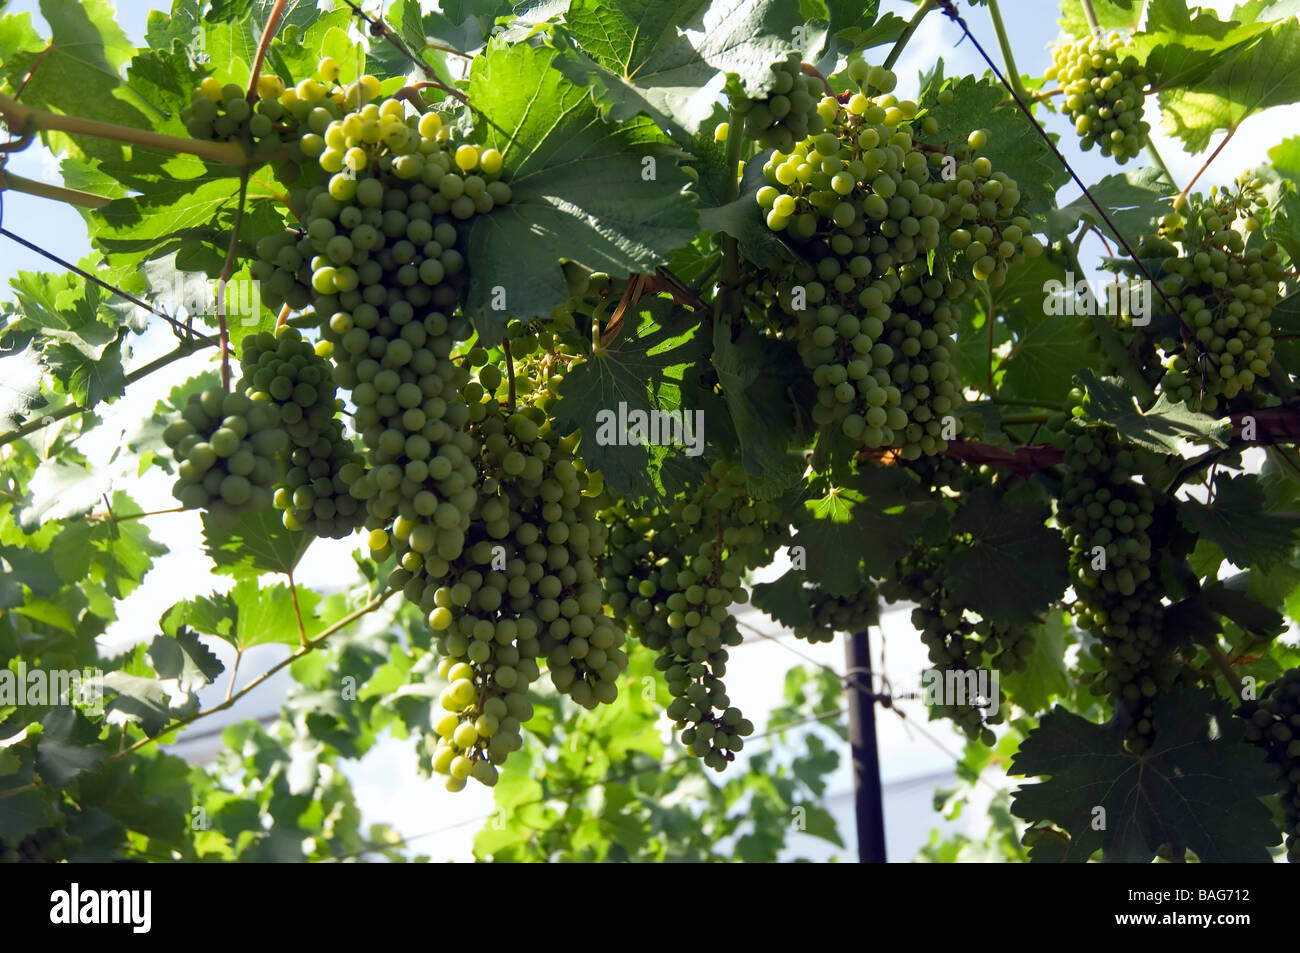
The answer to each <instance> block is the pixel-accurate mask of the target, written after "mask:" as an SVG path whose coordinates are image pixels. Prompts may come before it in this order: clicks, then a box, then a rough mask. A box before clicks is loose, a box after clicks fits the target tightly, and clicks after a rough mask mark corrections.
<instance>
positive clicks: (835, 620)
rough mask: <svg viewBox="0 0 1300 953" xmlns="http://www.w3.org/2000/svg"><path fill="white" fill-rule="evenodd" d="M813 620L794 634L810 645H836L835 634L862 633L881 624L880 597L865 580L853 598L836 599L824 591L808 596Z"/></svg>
mask: <svg viewBox="0 0 1300 953" xmlns="http://www.w3.org/2000/svg"><path fill="white" fill-rule="evenodd" d="M808 608H809V610H810V611H811V613H812V620H811V621H810V622H809V623H807V624H806V625H799V626H795V628H794V630H793V631H794V634H795V635H796V636H797V637H798V638H801V639H804V640H806V641H808V642H812V643H817V642H833V641H834V640H835V635H836V633H839V632H862V631H864V630H865V629H866V628H867V626H871V625H879V624H880V593H879V591H878V590H877V589H876V586H875V583H873V582H872V581H871V580H870V579H868V578H866V577H865V576H864V577H863V579H862V583H861V586H860V588H858V589H857V590H856V591H855V592H854V593H853V594H852V595H848V596H836V595H832V594H831V593H829V592H826V591H824V590H822V589H814V590H813V591H812V592H810V593H809V594H808Z"/></svg>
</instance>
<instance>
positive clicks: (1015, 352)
mask: <svg viewBox="0 0 1300 953" xmlns="http://www.w3.org/2000/svg"><path fill="white" fill-rule="evenodd" d="M1091 331H1092V329H1091V327H1090V326H1089V324H1088V323H1087V319H1086V318H1080V317H1078V316H1077V315H1070V314H1057V315H1050V316H1048V317H1043V318H1040V319H1039V320H1038V321H1037V322H1036V323H1035V324H1033V325H1032V326H1031V327H1030V328H1029V331H1028V333H1026V334H1024V335H1023V336H1021V337H1020V338H1018V339H1017V340H1016V341H1015V343H1013V344H1012V345H1011V352H1010V353H1009V354H1008V355H1007V356H1006V358H1005V360H1003V362H1002V364H1001V365H1000V369H1001V370H1003V371H1004V372H1005V374H1004V376H1003V378H1002V384H1001V387H1000V388H999V391H998V392H999V393H1000V394H1001V395H1002V396H1004V397H1026V398H1033V399H1037V400H1048V401H1059V400H1064V399H1065V397H1066V395H1067V394H1068V393H1069V391H1070V378H1071V376H1072V375H1074V374H1075V373H1077V372H1078V371H1079V369H1080V367H1081V366H1082V367H1092V368H1096V367H1098V366H1099V365H1100V357H1099V355H1097V354H1093V353H1089V352H1088V351H1087V350H1086V348H1085V345H1086V343H1087V341H1088V339H1089V337H1091Z"/></svg>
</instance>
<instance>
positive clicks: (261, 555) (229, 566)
mask: <svg viewBox="0 0 1300 953" xmlns="http://www.w3.org/2000/svg"><path fill="white" fill-rule="evenodd" d="M314 539H315V537H313V536H310V535H308V534H307V533H304V532H302V531H301V530H290V529H285V526H284V522H283V519H282V518H281V515H280V511H279V510H277V509H273V508H272V509H267V510H262V511H260V512H257V513H241V514H240V516H239V518H238V519H237V520H236V521H235V525H234V526H231V527H223V526H217V525H215V524H214V523H213V522H212V521H211V520H210V519H209V518H208V516H207V514H204V516H203V541H204V546H205V548H206V550H207V553H208V555H209V556H211V557H212V561H213V562H214V563H216V564H217V565H216V568H215V569H214V570H213V572H216V573H219V574H221V575H227V576H234V577H235V578H236V579H246V578H249V577H252V576H258V575H261V574H262V573H264V572H279V573H290V572H293V570H294V567H295V566H297V565H298V560H300V559H302V557H303V553H305V552H307V547H308V546H310V545H311V544H312V542H313V541H314Z"/></svg>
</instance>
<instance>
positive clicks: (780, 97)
mask: <svg viewBox="0 0 1300 953" xmlns="http://www.w3.org/2000/svg"><path fill="white" fill-rule="evenodd" d="M772 77H773V79H772V91H771V93H770V94H769V95H768V97H767V98H766V99H760V100H753V99H750V98H749V97H747V96H733V97H732V99H731V109H732V111H733V112H735V113H736V114H737V115H740V116H744V117H745V129H744V134H745V138H746V139H754V140H757V142H758V144H759V145H760V146H761V147H763V148H764V149H783V150H785V151H787V152H788V151H789V150H790V149H791V148H792V147H793V146H794V144H795V143H796V142H798V141H799V140H800V139H803V138H804V137H805V136H807V135H809V134H810V133H812V134H814V135H815V134H816V133H819V132H821V131H822V130H823V129H825V128H826V122H825V120H823V119H822V117H821V115H820V114H819V113H818V112H817V103H818V101H819V100H820V99H821V97H822V81H821V79H820V78H818V77H816V76H804V75H803V73H802V72H801V70H800V67H799V57H798V55H797V54H796V55H794V56H791V57H789V58H788V59H785V60H782V61H781V62H779V63H773V64H772ZM728 134H730V130H728Z"/></svg>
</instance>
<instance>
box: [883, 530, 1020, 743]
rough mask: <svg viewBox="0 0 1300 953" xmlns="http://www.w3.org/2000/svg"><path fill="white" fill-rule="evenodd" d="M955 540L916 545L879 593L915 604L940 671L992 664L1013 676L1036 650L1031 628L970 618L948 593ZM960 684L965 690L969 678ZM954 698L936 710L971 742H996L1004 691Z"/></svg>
mask: <svg viewBox="0 0 1300 953" xmlns="http://www.w3.org/2000/svg"><path fill="white" fill-rule="evenodd" d="M955 544H956V541H954V544H948V545H945V546H942V547H937V546H928V545H925V544H918V545H916V546H914V547H913V548H912V550H911V552H909V553H908V554H907V555H906V556H904V557H903V558H902V559H900V560H899V561H898V564H897V566H896V567H895V570H894V573H893V575H892V576H891V577H890V578H888V579H886V580H885V582H884V584H883V585H882V587H881V592H882V593H883V595H884V596H885V598H886V599H889V600H890V601H891V602H897V601H899V600H907V601H909V602H912V603H915V606H916V607H915V608H914V609H913V610H912V625H913V626H914V627H915V628H916V630H917V632H919V633H920V634H921V641H922V642H923V643H925V646H926V648H927V649H928V650H929V657H930V662H931V663H932V664H933V665H934V666H935V667H936V668H937V669H938V670H939V671H940V672H944V673H947V672H960V673H965V672H977V671H980V670H985V669H988V668H993V669H997V670H998V671H999V672H1001V673H1003V674H1011V673H1012V672H1018V671H1020V670H1022V669H1023V668H1024V667H1025V664H1026V662H1027V660H1028V658H1029V656H1030V655H1031V654H1032V653H1033V650H1034V639H1033V635H1032V633H1031V631H1030V630H1029V629H1027V628H1024V627H1018V626H1004V625H996V624H994V623H993V622H991V621H989V620H988V619H982V618H972V617H971V616H970V615H969V613H968V611H967V606H965V605H963V604H962V603H961V602H960V601H959V600H957V599H955V598H954V597H953V596H952V595H951V594H950V593H949V592H948V588H947V586H946V585H945V580H946V579H947V578H948V572H947V568H946V558H945V553H948V552H951V551H952V549H953V546H954V545H955ZM962 678H963V679H966V676H964V675H963V676H962ZM962 684H963V687H964V688H965V686H966V685H967V684H968V681H963V683H962ZM956 701H957V700H956V699H945V701H944V703H943V704H940V705H936V706H934V711H935V713H936V714H938V715H939V716H940V717H943V718H947V719H949V720H951V721H952V722H953V724H954V725H955V726H956V727H957V728H958V729H960V730H961V731H962V732H963V733H964V734H965V735H966V737H968V738H970V739H971V740H972V741H980V742H982V743H983V744H985V745H990V746H991V745H993V744H995V743H996V741H997V736H996V735H995V734H994V733H993V730H992V728H990V727H989V726H990V725H998V724H1001V723H1002V722H1003V721H1004V720H1005V715H1004V713H1005V710H1006V706H1005V701H1006V699H1005V696H1004V695H1003V694H1002V692H1001V689H999V690H998V697H997V699H993V698H987V699H984V700H983V701H982V702H979V703H977V701H978V700H977V699H975V698H972V697H970V695H969V693H968V694H967V697H966V698H965V699H964V700H963V702H962V703H961V704H956V703H955V702H956ZM994 702H996V704H997V710H996V712H994V711H993V707H994Z"/></svg>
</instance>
